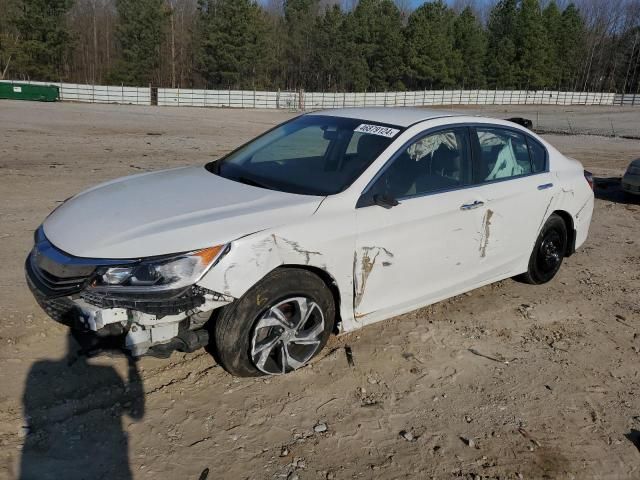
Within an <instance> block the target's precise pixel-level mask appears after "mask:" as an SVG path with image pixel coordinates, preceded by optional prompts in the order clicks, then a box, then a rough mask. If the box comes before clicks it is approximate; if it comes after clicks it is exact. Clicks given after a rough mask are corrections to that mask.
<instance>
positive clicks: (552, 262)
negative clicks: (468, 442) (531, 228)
mask: <svg viewBox="0 0 640 480" xmlns="http://www.w3.org/2000/svg"><path fill="white" fill-rule="evenodd" d="M568 238H569V236H568V233H567V226H566V224H565V223H564V220H563V219H562V218H561V217H560V216H559V215H556V214H555V213H554V214H553V215H551V216H550V217H549V219H548V220H547V221H546V223H545V224H544V226H543V227H542V230H541V231H540V234H539V235H538V238H537V240H536V244H535V246H534V247H533V252H531V257H530V258H529V269H528V270H527V272H526V273H523V274H522V275H521V276H520V279H521V280H522V281H524V282H526V283H531V284H533V285H540V284H542V283H546V282H548V281H549V280H551V279H552V278H553V277H555V275H556V273H558V270H560V266H561V265H562V261H563V260H564V257H565V253H566V251H567V242H568Z"/></svg>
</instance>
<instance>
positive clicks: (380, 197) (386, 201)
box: [373, 194, 400, 209]
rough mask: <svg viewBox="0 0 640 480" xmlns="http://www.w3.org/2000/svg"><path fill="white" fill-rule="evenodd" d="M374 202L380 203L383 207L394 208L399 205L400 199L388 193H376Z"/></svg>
mask: <svg viewBox="0 0 640 480" xmlns="http://www.w3.org/2000/svg"><path fill="white" fill-rule="evenodd" d="M373 203H374V204H375V205H378V206H380V207H382V208H387V209H389V208H393V207H395V206H396V205H399V204H400V202H398V200H396V199H395V198H393V197H392V196H390V195H387V194H376V195H374V196H373Z"/></svg>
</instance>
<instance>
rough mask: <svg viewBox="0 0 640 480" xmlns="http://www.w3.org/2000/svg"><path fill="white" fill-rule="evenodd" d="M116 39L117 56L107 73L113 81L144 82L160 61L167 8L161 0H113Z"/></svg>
mask: <svg viewBox="0 0 640 480" xmlns="http://www.w3.org/2000/svg"><path fill="white" fill-rule="evenodd" d="M116 9H117V11H118V16H119V21H118V25H117V26H116V33H115V36H116V41H117V44H118V47H119V48H120V59H119V61H118V62H117V64H116V66H115V67H114V69H113V70H112V72H111V73H110V75H109V79H110V81H112V82H115V83H125V84H127V85H147V84H149V83H151V82H152V81H153V80H154V75H155V74H156V70H157V68H158V66H159V64H160V44H161V42H162V39H163V35H164V30H165V28H166V26H167V20H168V14H167V13H168V12H167V11H166V10H165V7H164V1H163V0H116Z"/></svg>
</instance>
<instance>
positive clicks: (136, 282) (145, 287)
mask: <svg viewBox="0 0 640 480" xmlns="http://www.w3.org/2000/svg"><path fill="white" fill-rule="evenodd" d="M225 251H226V246H225V245H218V246H216V247H210V248H205V249H203V250H197V251H195V252H189V253H182V254H179V255H175V256H172V257H160V258H153V259H148V260H142V261H141V262H139V263H135V264H133V265H123V266H119V267H118V266H115V267H100V268H98V269H97V270H96V275H95V278H94V280H93V281H92V282H91V284H90V286H91V288H94V289H96V290H110V291H114V292H116V291H118V292H154V291H163V290H174V289H178V288H182V287H187V286H189V285H193V284H194V283H196V282H197V281H198V280H200V279H201V278H202V276H203V275H204V274H205V273H207V270H209V268H211V267H212V266H213V265H214V264H215V262H216V260H218V258H220V256H221V255H222V254H223V253H224V252H225Z"/></svg>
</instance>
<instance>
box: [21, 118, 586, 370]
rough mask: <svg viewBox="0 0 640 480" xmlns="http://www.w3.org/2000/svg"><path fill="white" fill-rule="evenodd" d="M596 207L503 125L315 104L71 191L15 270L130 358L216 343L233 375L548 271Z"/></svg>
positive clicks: (293, 361)
mask: <svg viewBox="0 0 640 480" xmlns="http://www.w3.org/2000/svg"><path fill="white" fill-rule="evenodd" d="M592 210H593V192H592V189H591V188H590V185H589V182H588V181H587V179H585V173H584V171H583V168H582V166H581V164H580V163H579V162H578V161H576V160H573V159H569V158H567V157H565V156H563V155H562V154H561V153H559V152H558V151H557V150H556V149H554V148H553V147H552V146H551V145H549V144H548V143H547V142H545V140H543V139H542V138H540V137H538V136H537V135H535V134H534V133H532V132H531V131H529V130H527V129H526V128H524V127H522V126H519V125H516V124H515V123H511V122H508V121H505V120H496V119H490V118H481V117H473V116H467V115H459V114H456V113H450V112H438V111H430V110H423V109H400V108H393V109H391V108H363V109H342V110H329V111H321V112H315V113H309V114H306V115H302V116H299V117H297V118H295V119H293V120H291V121H289V122H286V123H284V124H282V125H280V126H278V127H276V128H274V129H272V130H270V131H268V132H267V133H265V134H263V135H262V136H260V137H258V138H257V139H255V140H253V141H251V142H249V143H248V144H246V145H244V146H242V147H240V148H239V149H237V150H235V151H234V152H232V153H230V154H229V155H227V156H226V157H224V158H222V159H220V160H217V161H214V162H212V163H209V164H207V165H204V166H194V167H187V168H177V169H173V170H165V171H160V172H153V173H144V174H141V175H135V176H131V177H126V178H123V179H119V180H114V181H111V182H107V183H104V184H102V185H99V186H96V187H94V188H91V189H89V190H87V191H85V192H82V193H80V194H78V195H76V196H74V197H73V198H71V199H69V200H68V201H66V202H65V203H63V204H62V205H61V206H60V207H58V208H57V209H56V210H55V211H54V212H53V213H51V214H50V215H49V217H47V218H46V219H45V221H44V223H43V224H42V226H41V227H40V228H39V229H38V230H37V232H36V233H35V246H34V248H33V250H32V252H31V253H30V255H29V257H28V259H27V261H26V271H27V279H28V283H29V286H30V287H31V289H32V291H33V293H34V295H35V297H36V299H37V300H38V302H39V303H40V305H42V307H43V308H44V309H45V310H46V311H47V313H48V314H49V315H50V316H51V317H53V318H54V319H55V320H57V321H60V322H62V323H64V324H66V325H68V326H70V327H71V328H72V329H76V330H78V331H84V332H91V335H92V336H95V338H102V339H104V338H107V339H110V340H111V341H114V340H115V341H117V342H121V346H122V347H123V348H126V349H128V350H129V351H130V352H131V354H133V355H135V356H139V355H143V354H152V355H157V356H167V355H169V354H170V353H171V352H172V351H174V350H180V351H192V350H194V349H197V348H200V347H202V346H205V345H208V344H210V343H211V344H212V346H213V348H214V349H215V352H216V353H217V357H218V359H219V361H220V362H221V363H222V365H223V366H224V367H225V368H226V369H227V370H228V371H229V372H230V373H232V374H235V375H241V376H251V375H261V374H283V373H287V372H290V371H293V370H296V369H298V368H300V367H302V366H303V365H305V364H306V363H308V362H309V361H310V360H311V359H312V358H313V357H314V356H315V355H317V354H318V352H319V351H320V350H321V349H322V348H323V346H324V345H325V343H326V342H327V339H328V337H329V336H330V335H331V333H332V332H335V333H340V332H349V331H352V330H355V329H358V328H360V327H362V326H364V325H367V324H370V323H373V322H377V321H380V320H383V319H386V318H389V317H392V316H394V315H398V314H402V313H404V312H407V311H410V310H413V309H416V308H419V307H422V306H424V305H428V304H431V303H434V302H438V301H440V300H443V299H445V298H448V297H451V296H454V295H457V294H460V293H463V292H466V291H468V290H471V289H474V288H477V287H480V286H482V285H486V284H489V283H491V282H496V281H498V280H502V279H505V278H508V277H513V276H518V275H519V276H520V278H522V279H523V280H525V281H527V282H529V283H532V284H539V283H544V282H547V281H549V280H550V279H551V278H553V277H554V275H555V274H556V272H557V271H558V269H559V268H560V265H561V263H562V260H563V258H564V257H565V256H568V255H571V254H572V253H573V252H574V250H575V249H576V248H578V247H579V246H580V245H582V244H583V242H584V241H585V239H586V237H587V233H588V229H589V224H590V221H591V214H592Z"/></svg>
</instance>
